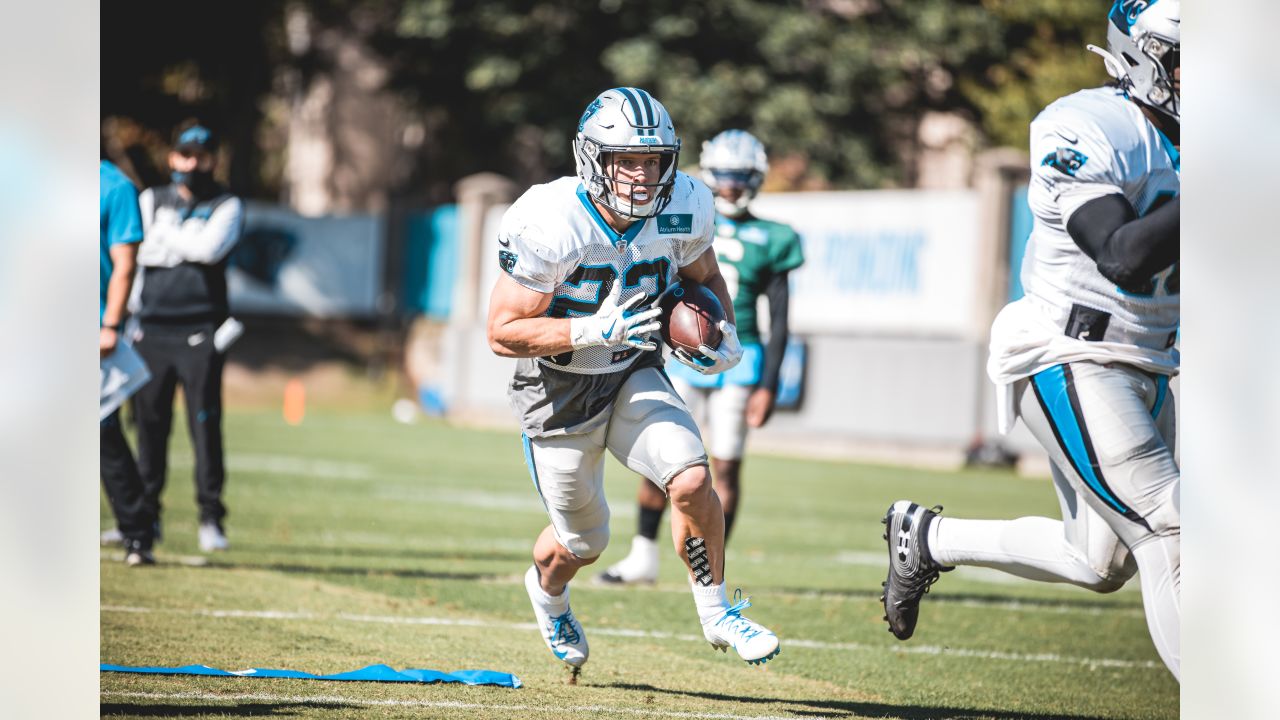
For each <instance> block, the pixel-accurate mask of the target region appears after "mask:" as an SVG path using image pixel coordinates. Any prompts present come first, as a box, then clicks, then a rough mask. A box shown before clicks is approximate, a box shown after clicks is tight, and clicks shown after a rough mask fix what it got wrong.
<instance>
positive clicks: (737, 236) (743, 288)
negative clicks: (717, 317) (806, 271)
mask: <svg viewBox="0 0 1280 720" xmlns="http://www.w3.org/2000/svg"><path fill="white" fill-rule="evenodd" d="M715 249H716V260H718V261H719V263H720V273H721V274H722V275H724V279H725V283H726V284H728V286H729V295H730V296H732V297H733V314H734V315H735V316H736V318H737V327H738V339H739V340H741V341H742V342H743V343H744V344H745V343H758V342H760V327H759V321H758V319H757V317H756V301H757V299H758V298H759V297H760V294H761V293H763V292H764V290H765V288H766V287H767V286H768V285H769V280H770V279H771V278H772V277H773V276H774V275H775V274H777V273H782V272H787V271H788V270H793V269H795V268H798V267H800V265H801V264H803V263H804V253H803V252H802V250H801V249H800V236H799V235H797V234H796V231H795V230H792V229H791V226H789V225H783V224H782V223H776V222H770V221H768V220H761V219H759V218H755V217H752V216H751V215H747V216H746V217H744V218H742V219H740V220H733V219H730V218H726V217H724V216H722V215H716V240H715Z"/></svg>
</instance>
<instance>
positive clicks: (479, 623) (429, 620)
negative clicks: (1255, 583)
mask: <svg viewBox="0 0 1280 720" xmlns="http://www.w3.org/2000/svg"><path fill="white" fill-rule="evenodd" d="M102 612H123V613H151V612H156V613H165V614H180V615H200V616H203V617H219V618H255V619H268V620H346V621H347V622H363V623H382V624H388V625H438V626H445V627H476V628H493V629H498V628H501V629H505V630H536V629H537V626H536V625H534V624H533V623H495V622H486V621H483V620H470V619H456V618H440V617H401V616H394V615H356V614H351V613H337V614H336V615H319V614H316V613H307V612H288V611H282V610H168V609H154V608H144V607H131V606H121V605H103V606H102ZM591 634H592V635H603V636H605V637H626V638H648V639H654V640H681V641H685V642H697V643H704V642H706V639H705V638H703V637H702V636H701V635H681V634H676V633H670V632H663V631H661V630H627V629H622V628H592V629H591ZM783 643H784V644H785V645H787V646H788V647H802V648H809V649H812V650H857V651H869V652H884V651H885V650H886V649H888V648H886V647H885V646H883V645H871V644H868V643H855V642H826V641H824V640H800V639H795V638H784V639H783ZM891 651H892V652H897V653H903V654H907V655H940V656H944V657H964V658H976V659H979V660H1009V661H1013V662H1046V663H1062V664H1067V665H1083V666H1085V667H1087V668H1089V669H1091V670H1093V669H1097V668H1136V669H1144V670H1145V669H1158V670H1163V669H1164V664H1163V663H1160V662H1156V661H1154V660H1121V659H1118V658H1082V657H1071V656H1069V655H1058V654H1056V653H1034V654H1027V653H1012V652H1003V651H1000V650H973V649H968V648H954V647H941V646H938V645H902V646H898V647H895V648H891ZM691 717H692V716H691Z"/></svg>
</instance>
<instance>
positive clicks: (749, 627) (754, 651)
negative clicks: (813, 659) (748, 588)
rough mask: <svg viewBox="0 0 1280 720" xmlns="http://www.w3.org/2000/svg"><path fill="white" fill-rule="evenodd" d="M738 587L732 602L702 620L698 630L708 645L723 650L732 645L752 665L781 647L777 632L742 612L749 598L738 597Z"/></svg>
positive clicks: (765, 661) (769, 658)
mask: <svg viewBox="0 0 1280 720" xmlns="http://www.w3.org/2000/svg"><path fill="white" fill-rule="evenodd" d="M741 597H742V591H741V590H737V591H735V592H734V594H733V599H734V604H733V605H731V606H729V607H727V608H725V611H724V612H722V613H720V614H719V615H716V616H715V617H713V618H711V619H710V620H708V621H706V622H704V623H702V634H703V636H704V637H706V639H707V642H709V643H711V647H713V648H715V649H717V650H720V651H721V652H724V651H725V650H727V649H728V648H733V649H734V650H736V651H737V652H738V656H739V657H741V658H742V659H743V660H746V661H747V662H749V663H751V664H752V665H760V664H763V663H767V662H769V661H770V660H771V659H773V656H774V655H777V654H778V653H779V652H781V650H780V649H779V647H778V636H777V635H774V634H773V631H772V630H769V629H768V628H766V627H765V626H763V625H761V624H759V623H757V622H754V621H752V620H749V619H747V618H745V617H743V616H742V611H743V610H746V609H747V608H749V607H751V598H747V599H746V600H740V599H739V598H741Z"/></svg>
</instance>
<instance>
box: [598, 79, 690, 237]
mask: <svg viewBox="0 0 1280 720" xmlns="http://www.w3.org/2000/svg"><path fill="white" fill-rule="evenodd" d="M610 153H659V154H660V155H661V156H662V163H661V171H662V172H661V175H660V177H659V180H658V182H657V183H655V184H653V185H648V186H644V185H640V184H637V183H628V182H626V181H625V180H619V179H618V178H616V177H610V176H608V174H607V173H606V172H605V165H607V164H608V162H609V157H608V156H609V154H610ZM573 159H574V163H575V164H576V165H577V169H578V178H579V179H580V180H582V187H583V188H585V189H586V191H587V193H588V194H589V195H591V197H593V198H595V199H596V200H599V201H600V202H601V203H603V204H604V205H606V206H608V207H609V208H611V209H613V210H615V211H616V212H618V213H619V214H620V215H623V216H626V217H631V218H644V217H653V216H655V215H657V214H658V213H660V212H662V209H663V208H665V207H666V206H667V203H669V202H671V189H672V187H674V186H675V182H676V165H677V164H678V161H679V159H680V138H678V137H676V128H675V124H674V123H672V122H671V115H670V114H669V113H668V112H667V109H666V108H665V107H663V106H662V103H660V102H658V101H657V100H655V99H654V98H653V96H652V95H650V94H649V93H647V92H645V91H644V90H641V89H640V88H634V87H620V88H614V89H612V90H605V91H604V92H602V93H600V94H599V95H598V96H597V97H596V99H595V100H592V101H591V104H590V105H587V109H586V111H584V112H583V113H582V119H581V120H579V121H578V134H577V135H576V136H575V137H574V139H573ZM619 185H632V186H633V187H632V191H633V192H634V191H635V189H636V188H638V187H648V188H649V196H650V197H651V198H653V199H652V200H650V201H649V202H647V203H644V204H641V205H633V204H632V203H631V202H630V201H629V200H625V199H623V198H620V197H618V195H617V192H616V188H617V187H618V186H619Z"/></svg>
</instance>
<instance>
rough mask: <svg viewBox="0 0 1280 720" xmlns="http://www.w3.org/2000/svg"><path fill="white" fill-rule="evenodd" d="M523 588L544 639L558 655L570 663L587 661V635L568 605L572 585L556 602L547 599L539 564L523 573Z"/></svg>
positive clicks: (576, 665) (571, 665) (553, 653)
mask: <svg viewBox="0 0 1280 720" xmlns="http://www.w3.org/2000/svg"><path fill="white" fill-rule="evenodd" d="M524 589H525V590H526V591H528V593H529V601H530V602H531V603H532V604H533V616H534V617H535V618H536V619H537V621H538V630H539V631H540V632H541V633H542V640H543V642H545V643H546V644H547V647H548V648H549V649H550V650H551V654H552V655H555V656H556V658H558V659H560V660H563V661H565V662H566V663H568V664H569V666H570V667H574V668H580V667H582V666H583V665H584V664H586V662H587V654H588V650H587V635H586V633H584V632H583V631H582V626H581V625H579V624H578V620H577V618H575V617H574V616H573V611H572V610H570V609H569V587H568V586H567V585H566V586H565V588H564V595H562V596H561V598H562V600H561V601H560V602H558V603H555V604H548V603H546V602H545V601H544V600H543V598H544V597H546V594H547V593H546V591H544V590H543V589H542V587H541V586H540V585H539V584H538V568H537V566H535V565H530V566H529V571H528V572H526V573H525V574H524Z"/></svg>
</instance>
